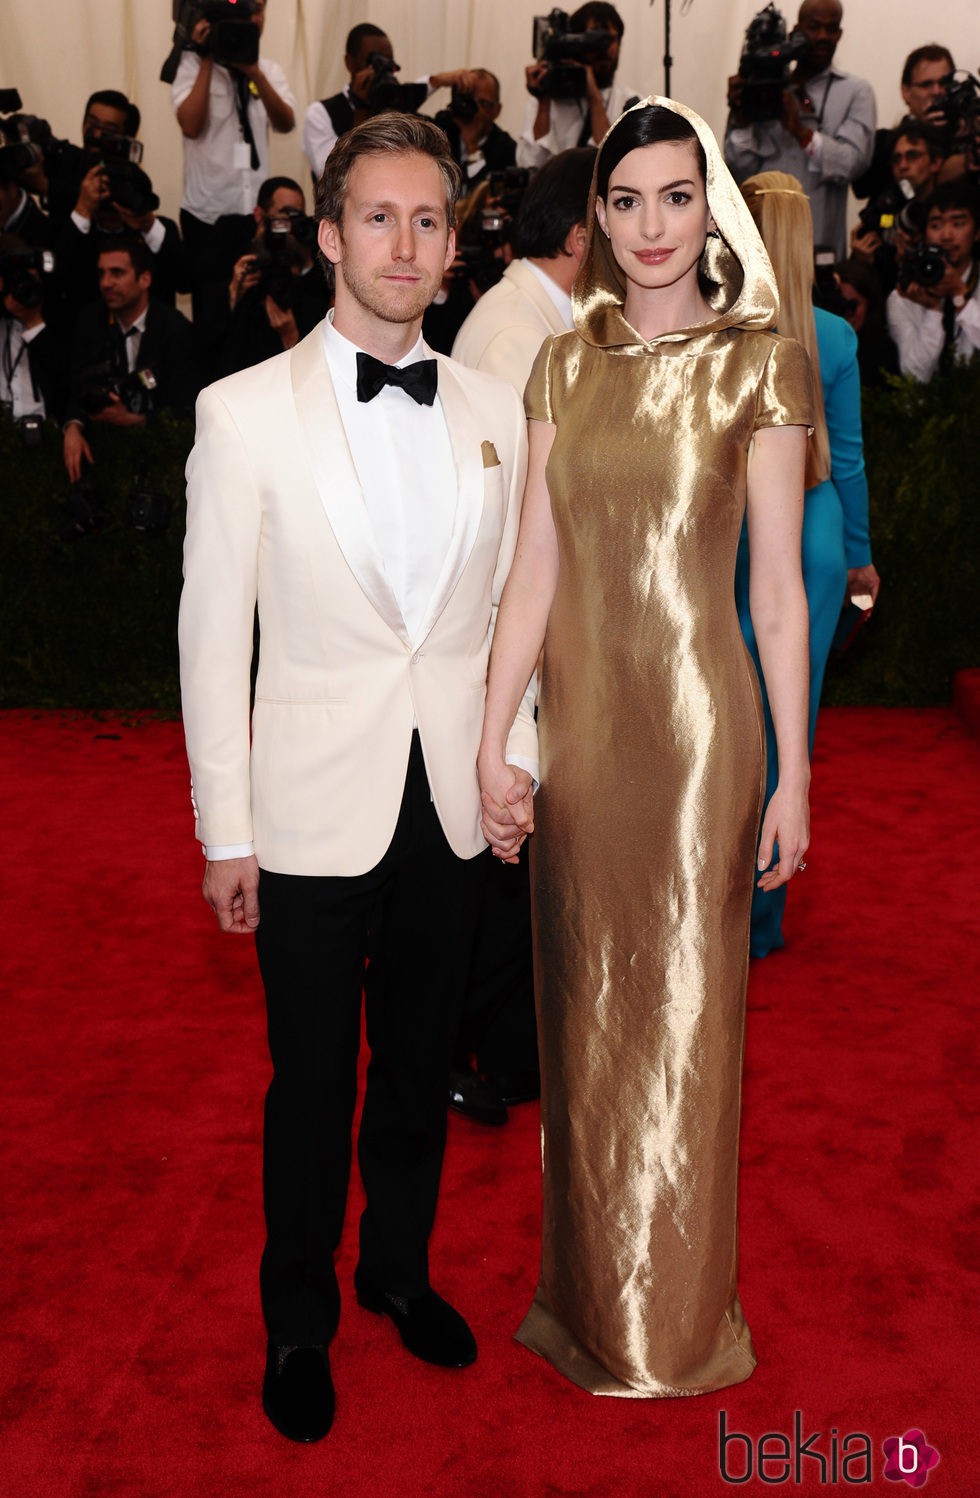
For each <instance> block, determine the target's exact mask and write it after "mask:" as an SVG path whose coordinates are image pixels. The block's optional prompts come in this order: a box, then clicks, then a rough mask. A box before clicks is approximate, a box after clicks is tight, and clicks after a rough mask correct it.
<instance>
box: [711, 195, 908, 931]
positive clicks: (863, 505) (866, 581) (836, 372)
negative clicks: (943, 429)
mask: <svg viewBox="0 0 980 1498" xmlns="http://www.w3.org/2000/svg"><path fill="white" fill-rule="evenodd" d="M742 194H743V196H744V197H745V200H746V202H747V204H748V206H749V210H750V212H751V214H752V217H753V218H754V219H755V222H756V225H757V226H758V228H759V231H760V233H761V235H762V240H763V243H764V244H765V247H766V250H767V252H768V254H769V259H770V261H771V262H772V267H773V270H774V272H775V275H776V284H777V286H778V288H779V304H780V312H779V331H780V333H784V334H786V335H788V336H789V337H791V338H795V339H796V340H797V342H799V343H802V344H803V346H804V348H805V349H806V350H807V352H808V353H809V354H810V361H811V364H812V365H813V369H814V373H816V372H817V371H819V375H820V378H819V380H816V381H815V382H814V387H815V388H814V394H815V396H816V397H817V399H816V410H815V429H814V435H813V440H812V442H811V444H810V450H809V454H808V458H807V471H806V484H807V488H806V498H805V502H804V510H803V583H804V587H805V588H806V596H807V604H808V606H809V610H810V712H809V723H808V730H809V743H810V753H811V755H812V753H813V736H814V730H815V728H816V724H817V708H818V706H819V703H820V692H821V688H822V686H823V677H824V671H825V669H826V666H827V658H828V656H829V655H830V647H831V643H832V641H833V638H834V632H835V630H836V628H837V621H838V619H839V618H840V612H841V606H842V604H843V603H844V600H845V598H847V597H849V596H850V597H853V596H855V595H860V594H864V595H867V596H870V598H871V599H872V602H873V601H874V599H875V598H876V597H877V594H878V573H877V572H876V570H875V568H874V565H873V564H872V561H871V543H870V541H869V539H868V483H867V479H866V477H865V471H864V446H863V442H862V437H861V377H860V373H859V370H858V362H857V336H856V334H855V333H854V330H853V328H852V327H851V326H850V324H849V323H846V322H845V321H844V319H843V318H841V317H835V316H833V314H832V313H830V312H824V311H823V310H822V309H821V308H819V307H817V308H815V307H814V306H813V299H812V289H813V223H812V220H811V217H810V204H809V202H808V200H807V197H806V195H805V193H804V192H803V188H802V187H801V186H800V184H799V182H798V181H797V180H796V178H795V177H791V176H789V175H788V173H786V172H760V173H759V174H758V175H757V176H755V177H750V178H749V179H748V180H747V181H746V182H744V183H743V184H742ZM821 395H822V399H821ZM735 601H736V604H737V607H738V617H739V622H740V624H741V626H742V634H743V636H744V637H745V643H746V644H747V645H748V647H749V650H750V652H751V654H752V658H753V660H754V661H755V665H756V669H757V670H758V672H759V681H760V684H761V685H762V696H763V710H764V717H765V730H766V798H765V799H766V805H768V803H769V799H770V797H771V796H772V793H773V791H774V790H775V788H776V782H777V779H778V775H779V761H778V756H777V753H776V735H775V731H774V729H773V721H772V713H771V712H770V709H769V700H768V697H767V696H766V690H765V682H764V680H763V675H762V667H761V662H760V660H759V651H758V647H757V645H756V639H755V631H754V630H753V628H752V619H751V615H750V613H749V540H748V532H747V530H746V528H745V526H744V525H743V527H742V535H741V539H740V541H739V548H738V557H737V561H736V571H735ZM786 891H787V886H786V885H782V886H781V887H780V888H779V889H775V890H771V891H766V890H762V889H759V888H758V887H757V888H756V890H755V894H754V896H753V899H752V935H751V944H750V951H751V954H752V956H753V957H765V956H767V955H768V954H769V953H770V952H771V951H773V950H774V949H776V948H778V947H781V946H782V945H783V929H782V927H783V911H784V909H785V906H786Z"/></svg>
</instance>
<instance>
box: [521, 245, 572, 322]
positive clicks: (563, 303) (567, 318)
mask: <svg viewBox="0 0 980 1498" xmlns="http://www.w3.org/2000/svg"><path fill="white" fill-rule="evenodd" d="M523 263H524V264H525V265H526V266H527V268H528V270H529V271H532V272H533V274H534V275H535V276H537V278H538V280H539V281H540V282H541V285H542V286H543V287H544V290H545V291H546V292H547V294H548V296H549V297H550V298H551V300H552V301H553V302H554V304H555V306H556V308H557V309H558V312H559V314H560V316H561V318H562V320H563V321H564V323H565V326H566V327H567V328H568V329H569V331H571V329H572V328H573V327H574V323H573V321H572V299H571V297H570V296H569V294H568V292H567V291H566V290H565V289H564V287H562V286H559V285H558V282H557V281H553V280H552V279H551V277H550V276H549V275H548V272H547V271H543V270H542V269H541V267H540V265H535V264H534V261H533V260H525V261H524V262H523Z"/></svg>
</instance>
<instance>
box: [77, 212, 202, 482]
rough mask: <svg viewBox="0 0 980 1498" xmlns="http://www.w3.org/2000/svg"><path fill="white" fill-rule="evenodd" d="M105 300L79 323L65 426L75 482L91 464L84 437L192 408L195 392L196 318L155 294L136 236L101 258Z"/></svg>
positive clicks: (147, 259) (83, 314) (147, 262)
mask: <svg viewBox="0 0 980 1498" xmlns="http://www.w3.org/2000/svg"><path fill="white" fill-rule="evenodd" d="M98 271H99V296H100V301H99V302H97V303H94V304H92V305H91V306H88V307H84V308H83V309H82V311H81V312H80V313H79V317H78V321H77V324H76V327H75V348H74V355H73V358H72V367H71V373H70V377H69V395H68V415H67V424H66V426H65V442H64V456H65V467H66V468H67V470H68V476H69V478H70V480H71V482H72V483H73V484H74V483H77V482H78V481H79V479H80V478H81V474H82V464H83V460H86V461H88V462H89V463H93V462H94V461H95V460H94V458H93V456H92V449H91V447H90V446H89V441H88V436H87V435H86V434H87V433H88V432H89V431H90V429H91V428H93V427H94V426H97V425H99V424H104V425H109V426H117V427H136V426H145V425H146V422H147V420H148V418H150V417H151V416H152V415H153V413H154V412H155V411H157V410H159V409H160V408H161V407H168V408H169V409H171V410H174V411H177V412H179V413H180V414H188V415H189V414H190V411H191V409H192V407H193V404H194V399H195V397H196V395H197V391H198V387H199V383H200V382H199V380H198V375H197V364H198V360H197V350H196V344H195V339H194V334H193V332H192V329H191V325H190V323H188V321H187V319H186V318H185V317H183V316H182V315H181V314H180V313H179V312H177V311H176V310H175V309H174V308H173V307H168V306H167V304H166V303H165V302H161V301H157V300H155V299H154V298H151V296H150V285H151V283H152V280H153V269H152V257H151V255H150V252H149V250H148V249H147V248H146V245H145V244H144V243H143V241H142V239H139V238H137V237H136V236H133V237H132V238H130V239H127V240H126V241H125V242H120V243H119V244H116V245H113V246H111V247H110V248H107V249H103V250H102V251H101V252H100V254H99V257H98Z"/></svg>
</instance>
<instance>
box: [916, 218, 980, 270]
mask: <svg viewBox="0 0 980 1498" xmlns="http://www.w3.org/2000/svg"><path fill="white" fill-rule="evenodd" d="M978 234H980V227H978V225H977V223H976V220H975V219H974V217H973V214H972V213H969V212H968V211H967V210H966V209H965V208H946V209H940V208H934V209H933V210H932V212H931V213H930V214H929V217H928V219H927V220H926V244H935V245H938V246H939V248H940V249H941V250H942V252H943V255H944V257H945V260H946V263H947V265H950V266H952V268H953V270H955V271H956V272H957V274H958V275H960V276H962V275H965V273H966V272H967V271H968V270H969V267H970V261H971V259H972V258H973V247H974V245H975V244H976V242H977V236H978Z"/></svg>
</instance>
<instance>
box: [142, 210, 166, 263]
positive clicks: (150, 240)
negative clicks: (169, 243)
mask: <svg viewBox="0 0 980 1498" xmlns="http://www.w3.org/2000/svg"><path fill="white" fill-rule="evenodd" d="M166 237H167V231H166V229H165V228H164V227H163V225H162V224H161V222H160V220H159V219H158V218H155V219H154V220H153V222H152V224H151V225H150V227H149V228H148V229H147V231H146V233H145V234H144V235H143V243H144V244H145V245H146V248H147V249H148V250H149V251H150V253H151V254H152V255H159V253H160V251H161V249H162V248H163V241H164V240H165V239H166Z"/></svg>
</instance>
